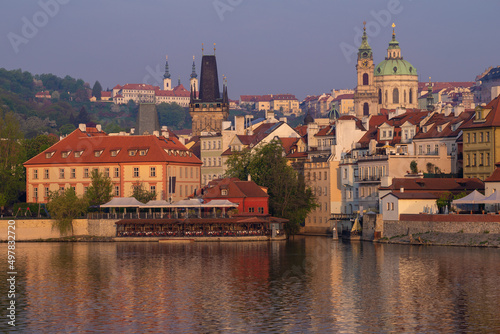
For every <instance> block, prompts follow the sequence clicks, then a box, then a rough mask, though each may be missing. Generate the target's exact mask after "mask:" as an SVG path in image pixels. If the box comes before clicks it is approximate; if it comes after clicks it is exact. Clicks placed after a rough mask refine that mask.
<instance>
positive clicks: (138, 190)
mask: <svg viewBox="0 0 500 334" xmlns="http://www.w3.org/2000/svg"><path fill="white" fill-rule="evenodd" d="M132 197H134V198H135V199H136V200H138V201H139V202H142V203H147V202H149V201H152V200H154V199H156V192H153V191H149V190H147V189H146V187H145V186H144V184H142V183H139V182H137V183H135V184H134V186H133V193H132Z"/></svg>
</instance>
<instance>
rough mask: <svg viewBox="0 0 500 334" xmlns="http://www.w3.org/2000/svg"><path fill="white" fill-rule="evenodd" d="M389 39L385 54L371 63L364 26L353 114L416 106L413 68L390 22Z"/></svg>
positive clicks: (415, 85)
mask: <svg viewBox="0 0 500 334" xmlns="http://www.w3.org/2000/svg"><path fill="white" fill-rule="evenodd" d="M392 27H393V30H392V40H391V41H390V42H389V47H388V48H387V56H386V57H385V59H384V60H383V61H381V62H380V63H379V64H378V65H376V66H375V65H374V64H373V53H372V50H371V47H370V46H369V45H368V42H367V37H366V28H365V29H364V32H363V37H362V43H361V46H360V47H359V49H358V63H357V65H356V71H357V73H358V83H357V86H356V91H355V93H354V109H355V111H356V116H358V117H362V116H367V115H377V114H379V113H380V111H381V109H396V108H398V107H400V108H417V106H418V101H417V93H418V75H417V69H416V68H415V67H414V66H413V65H412V64H411V63H410V62H408V61H406V60H404V59H403V56H402V55H401V47H400V46H399V42H398V41H397V40H396V33H395V31H394V27H395V25H394V24H393V25H392Z"/></svg>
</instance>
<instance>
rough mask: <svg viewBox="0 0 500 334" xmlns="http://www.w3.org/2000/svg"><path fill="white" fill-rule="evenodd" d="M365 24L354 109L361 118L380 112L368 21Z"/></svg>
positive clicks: (357, 66) (358, 64) (357, 65)
mask: <svg viewBox="0 0 500 334" xmlns="http://www.w3.org/2000/svg"><path fill="white" fill-rule="evenodd" d="M363 25H364V27H363V37H362V40H361V45H360V47H359V49H358V61H357V63H356V72H357V74H358V82H357V85H356V90H355V92H354V110H355V112H356V116H357V117H359V118H361V117H363V116H367V115H376V114H378V110H377V90H376V89H375V85H374V82H373V74H374V69H375V65H374V64H373V52H372V48H371V47H370V45H369V44H368V41H367V36H366V22H363Z"/></svg>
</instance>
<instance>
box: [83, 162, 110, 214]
mask: <svg viewBox="0 0 500 334" xmlns="http://www.w3.org/2000/svg"><path fill="white" fill-rule="evenodd" d="M90 178H91V180H92V182H91V184H90V186H89V188H88V189H87V195H86V196H87V200H88V202H89V205H90V206H98V205H101V204H104V203H107V202H109V201H110V200H111V198H113V183H112V182H111V179H110V177H109V176H106V175H104V173H102V172H99V170H97V169H94V170H92V173H91V175H90Z"/></svg>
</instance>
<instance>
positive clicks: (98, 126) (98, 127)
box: [95, 124, 102, 132]
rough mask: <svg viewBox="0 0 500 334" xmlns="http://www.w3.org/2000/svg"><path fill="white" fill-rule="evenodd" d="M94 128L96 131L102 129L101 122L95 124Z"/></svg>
mask: <svg viewBox="0 0 500 334" xmlns="http://www.w3.org/2000/svg"><path fill="white" fill-rule="evenodd" d="M95 128H96V129H97V131H98V132H101V131H102V127H101V124H96V126H95Z"/></svg>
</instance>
